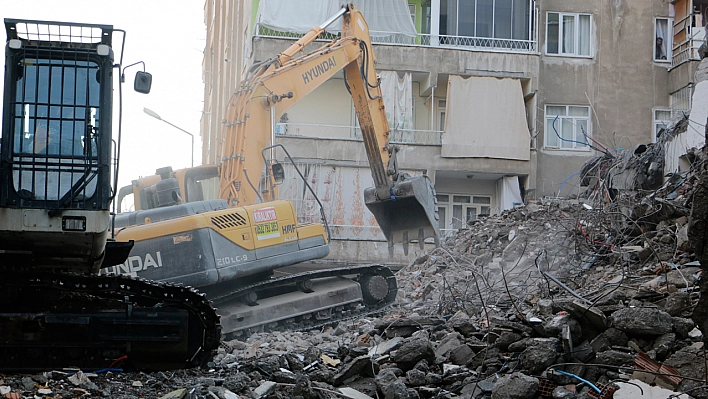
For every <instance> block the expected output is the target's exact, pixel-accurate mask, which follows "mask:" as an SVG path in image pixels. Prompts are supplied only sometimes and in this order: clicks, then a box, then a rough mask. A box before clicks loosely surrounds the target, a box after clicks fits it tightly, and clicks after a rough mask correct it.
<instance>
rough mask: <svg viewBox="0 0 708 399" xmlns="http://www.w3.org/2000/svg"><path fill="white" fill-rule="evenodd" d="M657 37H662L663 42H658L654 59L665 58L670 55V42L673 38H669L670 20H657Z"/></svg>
mask: <svg viewBox="0 0 708 399" xmlns="http://www.w3.org/2000/svg"><path fill="white" fill-rule="evenodd" d="M656 39H657V40H658V39H661V40H662V44H661V45H659V44H658V43H657V44H656V50H655V53H654V59H656V60H665V59H668V55H669V43H670V42H671V41H672V40H673V38H669V21H668V20H666V19H657V20H656Z"/></svg>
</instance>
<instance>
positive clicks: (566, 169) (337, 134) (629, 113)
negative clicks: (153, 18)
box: [201, 0, 705, 258]
mask: <svg viewBox="0 0 708 399" xmlns="http://www.w3.org/2000/svg"><path fill="white" fill-rule="evenodd" d="M696 2H698V0H693V3H692V2H691V0H682V1H676V2H673V3H672V2H669V1H667V0H649V1H647V0H619V1H613V2H605V1H599V0H589V1H583V2H568V1H563V0H408V1H406V0H387V1H384V2H381V1H380V0H379V1H376V0H361V1H359V2H357V6H358V7H359V9H360V10H361V11H362V12H363V13H364V16H365V17H366V19H367V21H368V23H369V28H370V30H371V34H372V41H373V43H374V51H375V56H376V68H377V72H379V74H380V77H381V86H382V90H383V93H384V101H385V103H386V109H387V112H388V119H389V125H390V127H391V141H393V142H395V143H397V144H398V145H400V147H401V152H400V153H399V155H398V156H399V158H398V160H399V165H400V166H401V167H402V168H403V169H404V170H406V171H407V172H409V173H411V174H427V175H428V176H429V177H430V178H431V179H432V180H433V182H434V183H435V188H436V190H437V200H438V204H437V207H438V214H439V217H440V219H439V227H440V231H441V233H442V234H443V235H445V234H449V233H451V232H454V231H455V230H456V229H459V228H461V227H463V226H464V225H465V224H466V223H467V222H469V221H471V220H474V219H475V218H477V217H479V216H480V215H485V214H496V213H500V212H501V211H503V210H505V209H509V208H511V207H513V206H514V205H515V204H517V203H521V202H523V201H525V200H527V199H534V198H540V197H545V196H568V195H573V194H574V193H577V192H578V175H577V172H578V171H579V170H580V168H581V166H582V165H583V164H584V163H585V162H586V161H587V160H588V159H589V158H591V157H593V156H596V155H598V154H600V153H602V152H613V151H617V150H618V149H620V148H631V147H632V146H634V145H636V144H640V143H647V142H651V141H652V140H654V139H655V137H656V134H657V132H658V131H660V129H661V128H662V127H664V126H665V125H666V124H667V123H668V121H669V119H670V117H671V114H672V112H673V113H674V114H676V113H680V112H681V110H684V109H689V107H690V90H691V88H692V79H693V72H694V71H695V66H696V64H697V61H696V60H697V59H698V58H697V47H698V45H697V43H698V42H699V41H702V39H703V36H702V33H700V32H703V29H702V26H703V25H702V20H703V19H702V18H701V14H702V12H703V11H704V10H703V9H704V8H705V7H703V6H702V5H700V4H694V3H696ZM295 3H302V6H298V7H293V6H292V4H293V3H292V0H291V1H290V2H288V1H285V0H260V1H259V0H252V1H251V0H207V1H206V3H205V13H204V14H205V23H206V25H207V44H206V49H205V57H204V82H205V97H204V104H205V105H204V106H205V109H204V117H203V119H202V130H201V134H202V141H203V143H204V148H203V149H202V158H203V162H204V163H218V162H219V159H220V157H221V156H222V154H221V152H220V151H221V148H220V140H221V137H222V136H221V126H222V124H223V123H224V115H225V105H226V103H227V101H228V99H229V97H230V96H231V94H232V92H233V90H234V88H235V87H237V84H238V82H239V81H240V80H241V79H242V78H243V76H244V74H245V73H246V71H247V69H248V68H249V66H251V65H253V64H254V63H256V62H259V61H262V60H265V59H268V58H270V57H273V56H275V55H277V54H278V53H279V52H280V51H282V50H284V49H285V48H287V47H288V46H289V45H290V44H292V43H293V40H296V39H297V38H298V37H300V36H301V35H302V34H303V33H304V30H303V26H314V25H317V24H318V23H319V22H322V21H316V20H314V19H313V18H316V16H318V15H319V16H325V15H326V14H327V13H328V12H331V11H332V10H336V7H337V5H338V3H337V2H336V1H332V2H330V1H324V0H323V1H318V2H314V3H313V2H306V1H302V2H295ZM305 4H307V5H310V6H311V5H312V4H316V5H317V7H316V8H317V10H313V9H312V7H310V9H308V8H307V7H305V6H304V5H305ZM284 7H285V8H284ZM285 10H288V12H284V11H285ZM298 10H300V11H298ZM321 18H322V17H321ZM323 18H325V19H326V17H323ZM310 22H312V23H310ZM307 23H310V25H307ZM339 24H341V23H340V22H335V23H334V25H333V28H332V30H329V31H328V32H327V34H326V35H325V36H326V38H328V39H329V40H331V38H334V37H336V36H337V34H338V32H337V30H336V26H335V25H339ZM686 27H688V28H686ZM696 27H698V28H696ZM305 30H306V29H305ZM699 31H700V32H699ZM697 32H699V33H697ZM659 39H661V40H659ZM324 43H326V41H321V42H316V43H315V44H313V45H311V46H310V47H311V49H314V48H317V47H319V46H321V45H322V44H324ZM308 50H309V49H306V51H308ZM275 129H276V133H277V141H278V142H279V143H281V144H283V145H284V146H286V148H288V151H289V152H290V154H292V155H293V156H294V157H296V159H297V163H298V165H299V166H300V167H301V169H302V170H304V171H305V174H306V176H307V177H308V179H309V181H310V183H311V184H312V185H313V186H314V187H315V188H316V191H317V192H318V196H319V197H320V199H321V200H322V202H323V204H324V205H325V213H326V215H327V216H328V219H329V223H330V224H331V225H332V226H333V238H334V241H333V243H334V244H335V245H333V249H334V253H335V254H340V255H335V256H340V257H341V258H346V257H348V256H351V257H352V258H361V257H362V256H364V255H365V254H371V256H372V257H373V258H376V257H378V255H377V254H378V253H379V248H378V247H379V246H380V247H381V251H382V252H381V253H384V252H385V248H384V247H385V243H383V242H381V241H382V240H383V236H382V234H381V233H380V230H378V228H377V226H376V223H375V221H374V219H373V216H372V215H371V214H370V213H368V211H367V210H366V208H365V207H364V206H363V198H362V197H363V194H362V193H363V189H364V188H365V187H368V186H371V185H372V180H371V177H370V174H369V171H368V169H367V161H366V155H365V152H364V148H363V145H362V141H361V139H360V133H359V131H358V126H357V121H356V117H355V114H354V108H353V105H352V101H351V98H350V96H349V94H348V92H347V90H346V88H345V85H344V83H343V76H341V75H338V76H335V77H334V78H332V79H330V80H329V81H328V82H326V83H325V84H324V85H323V86H321V87H320V88H318V89H317V90H315V91H314V92H313V93H312V94H310V95H309V96H308V97H306V98H304V99H303V100H301V101H300V102H298V103H297V104H296V105H295V106H293V107H292V108H291V109H290V110H288V112H287V113H286V114H284V115H282V116H280V118H279V123H278V124H277V126H276V127H275ZM290 173H291V174H292V171H291V172H290ZM288 181H291V180H288ZM280 195H281V198H286V199H290V200H292V201H293V202H294V203H295V204H296V206H297V207H298V212H299V214H300V217H301V218H302V220H303V221H306V220H308V218H311V217H314V216H312V215H314V213H313V207H314V205H313V204H314V200H313V199H312V198H308V196H307V195H305V194H303V188H302V187H301V186H300V185H299V183H297V182H295V179H292V182H291V183H288V182H286V184H284V185H283V186H282V187H281V191H280ZM337 246H339V247H340V250H338V249H337ZM372 248H374V249H375V250H372ZM347 254H348V255H347Z"/></svg>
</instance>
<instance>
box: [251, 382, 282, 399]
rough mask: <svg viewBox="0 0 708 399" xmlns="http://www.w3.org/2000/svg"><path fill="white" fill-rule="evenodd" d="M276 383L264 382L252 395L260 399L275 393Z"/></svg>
mask: <svg viewBox="0 0 708 399" xmlns="http://www.w3.org/2000/svg"><path fill="white" fill-rule="evenodd" d="M276 385H277V384H276V383H275V382H273V381H266V382H264V383H262V384H261V385H260V386H259V387H258V388H256V389H255V390H254V391H253V393H254V394H255V396H256V398H262V397H264V396H267V395H270V394H271V393H272V392H273V391H275V387H276Z"/></svg>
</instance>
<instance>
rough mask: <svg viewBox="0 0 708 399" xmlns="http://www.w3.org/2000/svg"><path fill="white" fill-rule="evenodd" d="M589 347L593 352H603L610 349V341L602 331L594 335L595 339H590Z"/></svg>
mask: <svg viewBox="0 0 708 399" xmlns="http://www.w3.org/2000/svg"><path fill="white" fill-rule="evenodd" d="M590 347H591V348H592V349H593V350H594V351H595V352H603V351H606V350H608V349H610V348H611V347H612V343H610V340H609V339H608V338H607V336H606V335H605V334H604V333H603V334H600V335H598V336H597V337H595V339H593V340H592V341H590Z"/></svg>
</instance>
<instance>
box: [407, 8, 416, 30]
mask: <svg viewBox="0 0 708 399" xmlns="http://www.w3.org/2000/svg"><path fill="white" fill-rule="evenodd" d="M408 12H410V13H411V19H412V20H413V25H415V4H408Z"/></svg>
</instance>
